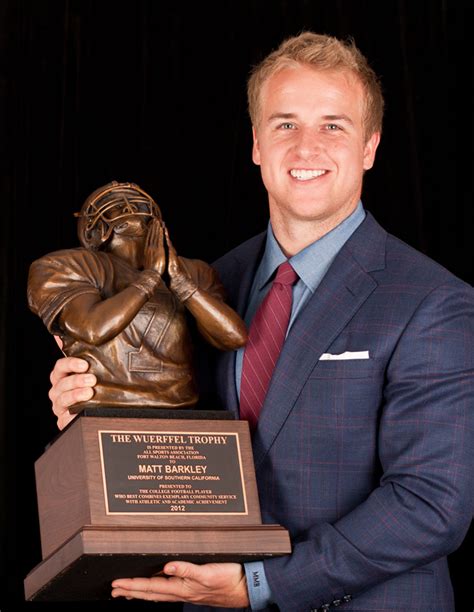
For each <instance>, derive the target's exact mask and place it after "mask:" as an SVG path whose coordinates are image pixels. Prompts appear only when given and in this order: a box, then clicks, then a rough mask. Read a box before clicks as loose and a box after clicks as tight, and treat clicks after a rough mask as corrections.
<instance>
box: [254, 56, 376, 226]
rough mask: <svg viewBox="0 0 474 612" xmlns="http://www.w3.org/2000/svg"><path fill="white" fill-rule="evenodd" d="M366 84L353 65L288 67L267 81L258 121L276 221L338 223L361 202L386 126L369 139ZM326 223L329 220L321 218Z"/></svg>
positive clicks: (257, 151) (257, 156) (260, 158)
mask: <svg viewBox="0 0 474 612" xmlns="http://www.w3.org/2000/svg"><path fill="white" fill-rule="evenodd" d="M363 110H364V95H363V88H362V85H361V84H360V83H359V82H358V81H357V80H356V79H355V77H354V76H353V75H351V74H350V73H346V72H344V73H342V72H336V71H323V72H319V71H316V70H314V69H312V68H310V67H307V66H302V65H299V66H297V67H294V68H293V67H292V68H285V69H283V70H282V71H280V72H278V73H276V74H275V75H273V76H272V77H271V78H270V79H268V81H267V82H266V83H265V84H264V86H263V89H262V92H261V114H260V122H259V124H258V126H257V128H256V129H255V128H254V146H253V161H254V162H255V163H256V164H257V165H259V166H260V167H261V173H262V179H263V182H264V184H265V187H266V189H267V191H268V196H269V204H270V216H271V220H272V225H273V226H274V228H275V226H278V225H280V224H284V225H285V227H286V228H287V229H288V228H289V227H290V226H289V224H293V225H292V227H294V228H296V226H295V225H294V224H295V223H307V222H311V223H314V222H316V223H317V224H318V225H319V226H320V227H323V228H324V231H325V232H327V231H330V230H331V229H332V228H333V227H335V226H336V225H338V224H339V223H340V222H341V221H342V220H343V219H345V218H346V217H347V216H348V215H349V214H351V212H352V211H353V210H354V208H355V206H356V205H357V202H358V200H359V198H360V194H361V191H362V178H363V173H364V170H368V169H369V168H371V167H372V165H373V162H374V158H375V151H376V149H377V145H378V142H379V134H374V135H372V136H371V137H370V138H369V140H368V141H367V142H366V141H365V135H364V126H363V122H362V119H363ZM321 224H322V225H321Z"/></svg>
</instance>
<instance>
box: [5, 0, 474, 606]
mask: <svg viewBox="0 0 474 612" xmlns="http://www.w3.org/2000/svg"><path fill="white" fill-rule="evenodd" d="M463 7H464V3H463V2H455V1H452V2H447V1H446V0H418V1H414V0H411V1H410V0H405V1H404V0H385V1H381V0H379V1H370V0H332V1H331V2H327V0H326V1H322V0H292V1H291V2H290V1H286V0H272V1H270V2H266V1H263V0H261V1H259V0H234V1H230V0H228V1H224V0H222V1H221V2H215V3H214V2H200V3H198V2H189V3H186V2H177V3H176V4H175V5H174V6H173V5H172V4H169V3H164V2H159V1H158V0H135V1H133V0H129V1H124V2H121V1H119V0H115V1H107V0H102V1H99V0H58V1H57V2H54V1H48V0H31V1H28V0H1V2H0V46H1V63H0V105H1V106H0V108H1V113H0V150H1V152H2V158H3V159H2V163H1V168H0V173H1V182H0V190H1V247H0V248H1V255H0V265H1V271H2V279H1V280H2V282H1V304H2V309H1V327H0V334H1V335H0V342H1V346H0V389H1V391H0V393H1V395H0V400H1V404H2V405H1V411H0V436H1V439H0V461H1V465H2V470H1V480H0V499H1V500H2V504H1V506H0V512H1V515H0V517H1V524H2V532H1V541H0V545H1V548H0V550H1V577H0V609H1V610H2V612H3V610H5V609H10V608H12V609H13V608H15V609H17V608H18V607H20V606H21V605H22V599H23V591H22V582H23V578H24V576H25V575H26V573H27V572H28V571H29V570H30V569H31V568H32V567H34V565H36V564H37V563H38V562H39V560H40V548H39V533H38V524H37V514H36V500H35V491H34V487H35V484H34V473H33V463H34V461H35V460H36V458H37V457H38V456H39V455H40V454H41V453H42V452H43V449H44V446H45V444H47V443H48V441H49V440H51V438H52V437H53V436H54V435H55V433H56V425H55V421H54V418H53V416H52V414H51V412H50V405H49V401H48V399H47V391H48V387H49V383H48V374H49V371H50V369H51V367H52V364H53V363H54V361H55V359H56V358H57V357H58V350H57V348H56V347H55V345H54V342H53V341H52V340H51V338H50V337H49V336H48V333H47V332H46V329H45V328H43V325H42V323H41V322H40V320H39V319H37V318H36V317H35V316H34V315H32V314H31V313H30V312H29V311H28V309H27V306H26V297H25V286H26V276H27V271H28V266H29V264H30V263H31V261H32V260H33V259H35V258H36V257H38V256H40V255H43V254H45V253H46V252H49V251H52V250H55V249H57V248H63V247H71V246H75V245H76V244H77V241H76V236H75V220H74V218H73V217H72V213H73V211H75V210H78V209H79V207H80V205H81V204H82V201H83V200H84V198H85V197H86V196H87V195H88V194H89V193H90V192H91V191H92V190H94V189H95V188H96V187H98V186H100V185H103V184H105V183H107V182H109V181H110V180H113V179H116V180H121V181H125V180H130V181H134V182H136V183H138V184H139V185H140V186H142V187H143V188H144V189H146V190H148V191H149V192H150V193H151V194H152V195H153V196H154V197H155V199H156V200H157V201H158V203H159V204H160V206H161V208H162V210H163V211H164V216H165V220H166V222H167V224H168V227H169V228H170V233H171V236H172V239H173V241H174V243H175V246H176V247H177V250H178V252H179V253H180V254H182V255H184V256H190V257H199V258H201V259H204V260H207V261H212V260H213V259H214V258H215V257H217V256H219V255H221V254H223V253H224V252H225V251H226V250H228V249H229V248H230V247H232V246H234V245H236V244H238V243H239V242H241V241H242V240H243V239H246V238H248V237H250V236H251V235H253V234H254V233H256V232H257V231H260V230H261V229H263V228H264V226H265V224H266V219H267V212H266V199H265V193H264V190H263V188H262V186H261V184H260V178H259V172H258V169H257V168H256V167H254V166H252V163H251V159H250V147H251V138H250V127H249V121H248V118H247V115H246V100H245V81H246V77H247V73H248V70H249V68H250V66H251V65H252V64H253V63H255V62H257V61H258V60H259V59H260V58H261V57H263V55H265V54H266V53H267V52H269V51H270V50H271V49H272V48H274V47H275V46H276V45H277V44H278V43H279V42H280V40H281V39H282V38H283V37H285V36H287V35H292V34H296V33H298V32H299V31H301V30H302V29H313V30H316V31H320V32H325V33H328V34H335V35H338V36H348V35H351V36H353V37H354V38H355V40H356V42H357V44H358V45H359V47H360V48H361V49H362V51H363V52H364V53H365V54H366V55H367V56H368V57H369V58H370V59H371V63H372V65H373V67H374V68H375V70H376V71H377V72H378V73H379V74H380V75H381V78H382V83H383V87H384V90H385V95H386V99H387V112H386V120H385V128H384V135H383V139H382V144H381V146H380V147H379V152H378V158H377V162H376V165H375V168H374V169H373V170H372V171H371V172H370V173H369V174H368V175H367V177H366V184H365V191H364V203H365V205H366V207H367V208H368V209H369V210H371V211H372V213H373V214H374V215H375V216H376V218H377V219H378V220H379V222H381V223H382V224H383V225H384V226H385V227H386V228H387V229H388V230H389V231H391V232H392V233H394V234H396V235H398V236H399V237H401V238H402V239H404V240H405V241H407V242H408V243H410V244H412V245H413V246H415V247H416V248H418V249H420V250H422V251H424V252H426V253H427V254H428V255H430V256H431V257H433V258H434V259H436V260H438V261H439V262H441V263H442V264H444V265H445V266H446V267H448V268H449V269H450V270H451V271H453V272H454V273H455V274H457V275H458V276H459V277H461V278H463V279H464V280H466V281H467V282H469V283H472V282H473V280H474V265H473V258H472V256H471V249H470V246H471V241H470V237H471V233H472V229H473V180H472V175H473V173H472V170H473V169H472V159H473V158H472V138H473V121H472V105H473V93H472V86H473V78H472V58H471V48H472V47H471V41H470V36H471V31H470V29H469V24H470V20H469V19H468V18H467V14H466V13H465V9H464V8H463ZM471 533H472V530H471V532H470V534H468V536H467V538H466V540H465V542H464V544H463V545H462V547H461V548H460V549H459V550H458V551H457V552H456V553H454V554H453V555H452V556H451V557H450V565H451V570H452V576H453V581H454V584H455V590H456V599H457V610H458V611H463V610H466V611H467V610H469V611H470V610H472V609H473V607H474V597H473V596H472V595H471V594H470V591H471V588H470V587H471V585H470V584H469V579H467V578H464V577H463V576H462V572H463V569H467V570H468V571H470V572H472V561H471V554H472V549H473V546H472V535H471ZM464 566H465V567H464ZM116 604H118V602H113V604H111V605H115V606H116ZM124 604H126V605H127V609H135V608H137V607H140V605H139V604H137V603H130V602H124ZM31 605H32V604H30V606H31ZM119 605H120V604H119ZM33 607H34V606H33ZM155 608H156V605H155ZM159 609H168V606H166V605H165V606H163V607H162V606H160V607H159Z"/></svg>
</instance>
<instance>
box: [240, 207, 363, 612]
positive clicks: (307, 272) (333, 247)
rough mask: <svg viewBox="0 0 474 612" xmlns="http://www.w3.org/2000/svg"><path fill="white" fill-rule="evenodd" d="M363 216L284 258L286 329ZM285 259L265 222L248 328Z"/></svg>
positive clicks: (260, 574) (266, 590)
mask: <svg viewBox="0 0 474 612" xmlns="http://www.w3.org/2000/svg"><path fill="white" fill-rule="evenodd" d="M364 219H365V211H364V208H363V206H362V202H360V201H359V203H358V205H357V207H356V209H355V210H354V212H353V213H352V214H351V215H350V216H349V217H347V218H346V219H344V221H342V223H340V224H339V225H338V226H337V227H335V228H334V229H333V230H331V231H330V232H328V233H327V234H325V235H324V236H323V237H322V238H320V239H319V240H316V242H313V243H312V244H310V245H308V246H307V247H306V248H304V249H303V250H302V251H300V252H299V253H297V254H296V255H294V256H293V257H291V258H290V259H289V260H288V261H289V262H290V263H291V265H292V267H293V269H294V270H295V272H296V273H297V274H298V276H299V280H298V281H297V283H296V284H295V285H294V287H293V304H292V310H291V317H290V322H289V325H288V330H289V329H290V328H291V326H292V325H293V323H294V321H295V320H296V318H297V317H298V315H299V313H300V312H301V311H302V309H303V308H304V306H305V305H306V303H307V302H308V300H309V298H310V297H311V296H312V295H313V293H314V292H315V291H316V289H317V288H318V286H319V284H320V282H321V281H322V279H323V278H324V275H325V274H326V272H327V271H328V269H329V267H330V265H331V264H332V262H333V261H334V259H335V257H336V255H337V254H338V253H339V251H340V249H341V248H342V246H343V245H344V244H345V242H346V241H347V240H348V239H349V238H350V236H351V235H352V234H353V232H354V231H355V230H356V229H357V228H358V227H359V225H360V224H361V223H362V221H363V220H364ZM286 260H287V258H286V256H285V254H284V253H283V251H282V250H281V248H280V245H279V244H278V242H277V240H276V238H275V236H274V234H273V230H272V227H271V224H270V223H269V225H268V232H267V242H266V245H265V252H264V254H263V258H262V261H261V262H260V265H259V267H258V269H257V272H256V274H255V278H254V281H253V284H252V289H251V291H250V296H249V304H248V307H247V312H246V314H245V323H246V324H247V327H250V324H251V322H252V319H253V317H254V315H255V313H256V312H257V309H258V307H259V305H260V304H261V302H262V300H263V298H264V297H265V296H266V294H267V293H268V291H269V290H270V287H271V284H272V282H273V278H274V275H275V272H276V269H277V268H278V266H279V265H280V264H282V263H283V262H285V261H286ZM244 350H245V349H244V348H242V349H239V350H238V351H237V355H236V362H235V384H236V388H237V394H238V396H239V397H240V380H241V378H242V362H243V358H244ZM244 569H245V575H246V578H247V587H248V592H249V598H250V605H251V608H252V610H262V609H263V608H265V607H266V606H267V605H269V604H270V603H271V602H272V597H271V591H270V587H269V584H268V581H267V579H266V577H265V569H264V565H263V562H262V561H256V562H252V563H244Z"/></svg>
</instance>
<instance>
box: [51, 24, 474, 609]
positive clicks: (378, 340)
mask: <svg viewBox="0 0 474 612" xmlns="http://www.w3.org/2000/svg"><path fill="white" fill-rule="evenodd" d="M249 110H250V115H251V118H252V123H253V134H254V147H253V160H254V162H255V163H256V164H258V165H260V167H261V173H262V178H263V181H264V184H265V187H266V189H267V191H268V198H269V208H270V225H269V228H268V231H267V232H266V233H265V234H262V235H260V236H257V237H255V238H253V239H251V240H250V241H248V242H246V243H244V244H243V245H241V246H240V247H238V248H237V249H235V250H233V251H232V252H230V253H229V254H227V255H226V256H224V257H223V258H222V259H220V260H219V261H217V262H216V263H215V268H216V269H217V271H218V272H219V275H220V277H221V279H222V281H223V283H224V286H225V287H226V289H227V291H228V297H229V303H230V304H231V305H232V306H233V307H235V308H236V309H237V311H238V312H239V313H241V314H242V315H244V316H245V318H246V321H247V323H249V324H250V323H252V320H255V322H256V321H257V319H259V317H260V312H261V311H260V310H259V307H260V305H262V308H263V304H264V296H266V295H268V296H269V295H270V293H271V291H272V290H270V285H271V284H272V280H273V277H274V274H275V270H276V269H277V268H278V267H279V266H280V264H282V263H284V262H285V261H288V262H289V263H290V264H291V266H292V269H293V270H294V271H296V273H297V276H298V280H297V282H296V284H295V285H294V289H293V292H292V296H293V301H292V311H291V317H290V321H289V329H288V331H287V334H286V340H285V342H284V345H283V348H282V350H281V354H280V356H279V359H278V361H277V364H276V367H275V370H274V371H273V374H272V377H271V382H270V385H269V388H268V391H267V392H266V397H265V400H264V403H263V406H262V407H261V410H260V412H259V414H257V412H258V411H256V412H255V415H256V416H257V419H256V420H257V422H256V425H255V432H254V436H253V451H254V460H255V467H256V475H257V481H258V486H259V495H260V503H261V507H262V514H263V520H264V522H268V523H279V524H282V525H283V526H285V527H286V528H287V529H288V530H289V531H290V534H291V538H292V546H293V551H292V554H291V555H289V556H284V557H280V558H272V559H266V560H264V561H263V562H262V563H259V564H256V565H253V564H248V565H246V566H245V568H244V569H242V568H241V567H240V566H239V565H238V564H207V565H203V566H196V565H193V564H190V563H185V562H178V561H176V562H172V563H168V564H167V565H166V566H165V568H164V570H165V574H166V575H167V576H168V578H163V577H160V578H151V579H147V578H136V579H120V580H116V581H114V583H113V592H112V595H113V596H114V597H116V596H126V597H138V598H143V599H151V600H155V601H165V600H167V601H187V602H191V603H197V604H203V605H210V606H216V607H217V606H222V607H224V608H226V607H227V608H233V607H245V606H248V605H249V603H250V604H251V606H252V608H253V609H268V610H271V609H273V610H278V609H279V610H281V611H285V612H300V611H301V612H303V611H306V610H316V609H318V610H327V609H329V608H330V607H331V606H334V607H336V606H341V608H342V609H344V610H397V611H400V612H402V611H403V612H406V611H407V610H418V611H423V612H424V611H428V610H434V609H436V610H437V611H443V612H448V611H453V610H454V603H453V593H452V587H451V583H450V578H449V572H448V565H447V560H446V555H447V554H449V553H450V552H452V551H453V550H455V549H456V548H457V547H458V546H459V545H460V543H461V542H462V540H463V538H464V535H465V533H466V530H467V529H468V526H469V524H470V521H471V517H472V510H473V493H472V492H473V491H474V487H473V484H474V483H473V469H472V468H473V448H474V444H473V432H474V427H473V417H472V414H473V411H472V407H473V397H474V395H473V391H474V383H473V377H472V371H473V365H474V342H473V340H474V292H473V290H472V288H471V287H469V286H467V285H466V284H465V283H463V282H462V281H460V280H459V279H456V278H455V277H453V275H451V274H450V273H449V272H447V271H446V270H444V269H443V268H442V267H440V266H439V265H437V264H436V263H434V262H432V261H431V260H429V259H428V258H426V257H425V256H423V255H421V254H420V253H418V252H416V251H414V250H413V249H411V248H410V247H408V246H407V245H405V244H403V243H402V242H401V241H399V240H397V239H396V238H394V237H392V236H390V235H388V234H387V233H386V232H385V231H384V230H383V229H382V228H381V227H380V226H379V225H378V224H377V223H376V221H375V220H374V219H373V217H372V216H371V215H370V214H368V213H365V211H364V209H363V208H362V204H361V202H360V196H361V191H362V181H363V175H364V172H365V171H366V170H369V169H370V168H371V167H372V164H373V163H374V159H375V154H376V150H377V146H378V144H379V140H380V133H381V123H382V114H383V99H382V95H381V90H380V85H379V83H378V81H377V78H376V76H375V74H374V73H373V71H372V70H371V68H370V67H369V66H368V64H367V62H366V60H365V58H364V57H363V56H362V55H361V54H360V52H359V51H358V50H357V49H356V48H355V46H354V45H353V44H345V43H343V42H341V41H338V40H337V39H334V38H331V37H327V36H321V35H316V34H312V33H303V34H301V35H300V36H297V37H294V38H292V39H289V40H288V41H285V42H284V43H283V44H282V45H281V46H280V48H279V49H277V50H276V51H275V52H273V53H272V54H270V55H269V56H268V57H267V58H265V59H264V60H263V62H262V63H261V64H260V65H259V66H257V67H256V68H255V69H254V71H253V73H252V75H251V78H250V80H249ZM253 327H254V325H251V327H250V341H249V344H248V347H249V348H250V346H251V345H252V337H253V331H252V329H253ZM246 350H247V349H246ZM247 361H249V360H248V359H247V354H246V353H244V352H243V351H239V352H238V353H237V355H236V356H234V355H232V354H227V355H224V356H222V358H219V360H218V364H217V370H216V375H215V381H214V384H215V385H216V388H217V391H218V393H219V395H220V397H221V399H222V403H223V407H224V408H226V409H228V410H234V411H235V412H237V406H238V403H239V393H240V401H241V406H240V411H241V416H242V413H243V412H244V410H243V404H244V400H245V403H247V402H248V384H247V382H248V377H249V376H250V375H249V374H248V370H247V365H246V362H247ZM80 365H81V364H79V363H77V362H64V361H62V362H61V361H60V362H58V364H57V365H56V367H55V369H54V371H53V374H52V382H53V387H52V390H51V393H50V396H51V399H52V400H53V410H54V412H55V414H57V415H58V416H59V418H60V419H63V421H64V422H65V421H66V420H67V419H68V418H70V417H69V416H67V414H68V413H67V409H68V407H69V406H70V405H72V404H73V402H74V401H77V399H79V397H80V396H81V394H82V393H89V392H90V389H87V384H85V383H84V376H83V375H80V374H78V372H79V366H80ZM234 381H236V384H234ZM84 389H86V391H85V390H84ZM251 414H252V415H253V414H254V413H251ZM245 415H247V412H246V411H245ZM252 420H253V416H252Z"/></svg>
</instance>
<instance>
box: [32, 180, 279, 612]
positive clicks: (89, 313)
mask: <svg viewBox="0 0 474 612" xmlns="http://www.w3.org/2000/svg"><path fill="white" fill-rule="evenodd" d="M76 217H77V218H78V235H79V240H80V242H81V244H82V247H81V248H73V249H67V250H62V251H56V252H54V253H50V254H48V255H46V256H44V257H42V258H40V259H38V260H37V261H35V262H33V264H32V265H31V268H30V274H29V279H28V303H29V306H30V309H31V310H32V311H33V312H34V313H35V314H37V315H38V316H40V317H41V319H42V320H43V322H44V324H45V325H46V326H47V328H48V330H49V331H50V332H51V333H52V334H54V335H57V336H59V337H60V338H61V340H62V342H63V351H64V353H65V354H66V355H68V356H76V357H80V358H82V359H85V360H86V361H87V362H88V363H89V371H90V372H91V373H93V374H95V376H96V377H97V385H96V386H95V388H94V396H93V397H92V399H90V400H88V401H86V402H81V403H78V404H76V405H75V406H74V407H73V408H72V409H71V410H74V412H77V413H79V414H78V417H77V418H76V419H74V420H73V421H72V422H71V423H70V424H69V425H68V427H67V428H65V429H64V430H63V431H62V432H61V433H60V434H59V435H58V436H57V438H56V439H55V440H54V441H53V442H52V443H51V444H50V445H49V447H48V448H47V449H46V450H45V452H44V453H43V455H42V456H41V457H40V458H39V459H38V460H37V461H36V463H35V472H36V486H37V498H38V512H39V521H40V534H41V548H42V557H43V560H42V561H41V563H39V565H37V566H36V567H35V568H34V569H33V570H32V571H31V572H30V573H29V574H28V576H27V577H26V579H25V594H26V598H27V599H28V600H35V601H72V600H94V599H107V598H108V597H109V593H110V583H111V581H112V580H113V579H114V578H119V577H124V576H127V575H130V574H131V573H132V574H135V575H152V574H154V573H157V572H159V571H160V570H161V568H162V567H163V565H164V564H165V563H166V562H167V561H169V560H170V559H171V558H176V559H185V560H189V561H194V562H198V563H199V562H203V563H204V562H208V561H224V560H233V561H240V562H242V561H246V560H252V559H254V560H255V559H261V558H264V557H267V556H272V555H281V554H288V553H289V552H290V551H291V546H290V541H289V536H288V532H287V531H286V530H285V529H283V528H282V527H280V526H279V525H262V524H261V517H260V508H259V502H258V493H257V487H256V480H255V472H254V466H253V456H252V448H251V442H250V435H249V429H248V424H247V423H246V422H245V421H240V420H234V419H233V416H232V414H230V413H229V412H226V411H219V410H208V409H201V407H200V409H196V404H197V402H198V398H199V395H198V389H197V385H196V381H195V374H194V367H193V351H192V348H193V347H192V342H191V335H190V332H189V328H188V322H187V321H188V318H189V317H190V316H191V317H193V318H194V320H195V322H196V325H197V329H198V330H199V332H200V334H201V335H202V336H203V337H204V339H205V340H206V341H207V342H208V343H210V344H211V345H212V346H213V347H215V348H216V349H219V350H235V349H237V348H239V347H241V346H243V345H244V344H245V342H246V340H247V333H246V328H245V325H244V323H243V321H242V320H241V319H240V317H239V316H238V314H237V313H236V312H235V311H234V310H233V309H232V308H230V307H229V306H228V305H227V304H226V303H225V301H224V290H223V287H222V285H221V283H220V282H219V279H218V277H217V274H216V272H215V271H214V270H213V269H212V268H211V267H210V266H209V265H207V264H206V263H204V262H203V261H199V260H195V259H186V258H183V257H179V256H178V255H177V253H176V250H175V249H174V247H173V245H172V242H171V240H170V237H169V234H168V230H167V228H166V226H165V224H164V222H163V220H162V216H161V212H160V209H159V207H158V206H157V204H156V203H155V202H154V200H153V199H152V198H151V197H150V196H149V195H148V194H147V193H146V192H145V191H143V190H142V189H141V188H140V187H138V186H137V185H135V184H133V183H118V182H116V181H114V182H112V183H109V184H108V185H105V186H104V187H101V188H100V189H97V190H96V191H95V192H94V193H92V194H91V195H90V196H89V197H88V198H87V199H86V201H85V202H84V205H83V206H82V209H81V211H80V212H79V213H76Z"/></svg>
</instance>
